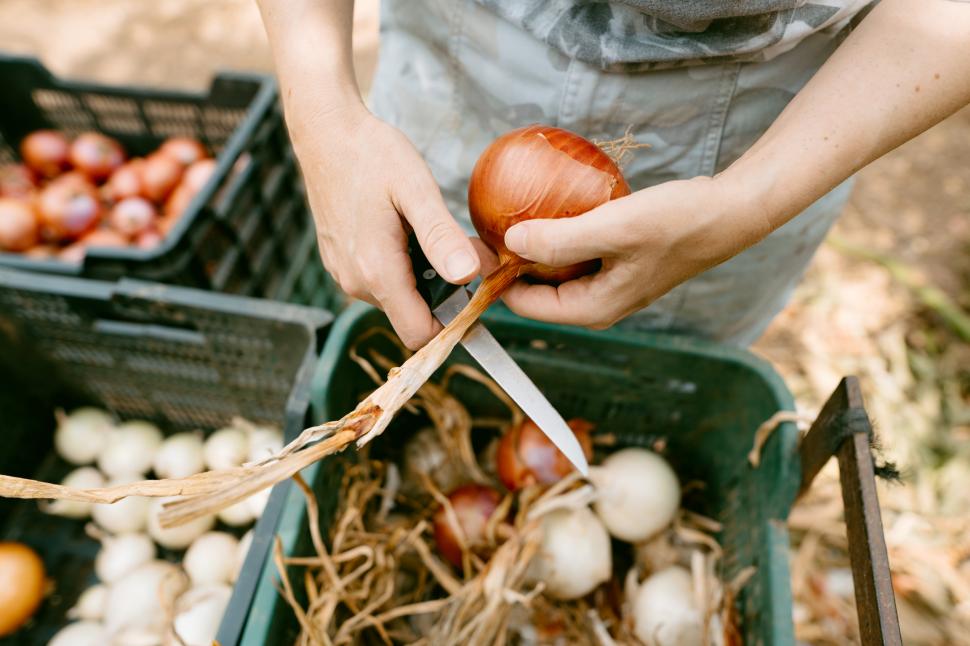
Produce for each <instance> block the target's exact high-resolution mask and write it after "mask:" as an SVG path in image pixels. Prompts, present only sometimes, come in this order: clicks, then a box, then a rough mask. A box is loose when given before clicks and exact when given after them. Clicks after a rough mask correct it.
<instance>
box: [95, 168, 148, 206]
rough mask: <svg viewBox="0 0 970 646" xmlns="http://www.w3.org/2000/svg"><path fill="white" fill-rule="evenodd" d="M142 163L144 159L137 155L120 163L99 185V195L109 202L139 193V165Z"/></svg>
mask: <svg viewBox="0 0 970 646" xmlns="http://www.w3.org/2000/svg"><path fill="white" fill-rule="evenodd" d="M144 163H145V160H144V159H141V158H140V157H138V158H135V159H132V160H131V161H128V162H126V163H125V164H122V165H121V166H120V167H119V168H118V170H116V171H115V172H113V173H111V177H109V178H108V181H107V182H105V184H104V186H102V187H101V195H103V196H104V198H105V199H106V200H108V201H109V202H118V201H121V200H123V199H125V198H127V197H136V196H138V195H141V167H142V165H143V164H144Z"/></svg>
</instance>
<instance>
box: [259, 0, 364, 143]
mask: <svg viewBox="0 0 970 646" xmlns="http://www.w3.org/2000/svg"><path fill="white" fill-rule="evenodd" d="M257 3H258V5H259V10H260V13H261V14H262V17H263V25H264V27H265V29H266V34H267V37H268V39H269V43H270V48H271V49H272V52H273V60H274V64H275V67H276V73H277V78H278V79H279V83H280V94H281V96H282V99H283V106H284V109H285V110H286V112H287V121H288V125H289V127H290V129H291V130H293V129H297V130H300V129H306V128H316V127H317V126H318V125H322V122H323V121H324V120H326V119H329V120H331V121H332V120H334V119H333V117H334V116H335V115H336V114H340V113H346V112H348V111H349V112H359V111H360V109H362V108H363V100H362V99H361V96H360V91H359V89H358V88H357V81H356V78H355V76H354V59H353V42H352V38H353V14H354V1H353V0H257Z"/></svg>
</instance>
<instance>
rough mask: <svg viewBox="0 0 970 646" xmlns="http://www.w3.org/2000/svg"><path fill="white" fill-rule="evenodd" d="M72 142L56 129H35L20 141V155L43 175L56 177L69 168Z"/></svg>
mask: <svg viewBox="0 0 970 646" xmlns="http://www.w3.org/2000/svg"><path fill="white" fill-rule="evenodd" d="M70 147H71V144H70V142H69V141H68V140H67V137H65V136H64V134H63V133H60V132H58V131H56V130H35V131H34V132H32V133H30V134H29V135H27V136H26V137H24V139H23V141H21V142H20V156H21V158H23V160H24V163H25V164H27V167H28V168H30V169H31V170H33V171H34V172H35V173H37V174H38V175H40V176H41V177H46V178H48V179H50V178H52V177H56V176H57V175H59V174H60V173H62V172H63V171H65V170H66V169H67V168H68V165H69V161H68V152H69V150H70Z"/></svg>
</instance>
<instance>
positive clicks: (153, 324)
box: [0, 269, 333, 646]
mask: <svg viewBox="0 0 970 646" xmlns="http://www.w3.org/2000/svg"><path fill="white" fill-rule="evenodd" d="M332 318H333V317H332V315H331V314H330V313H329V312H327V311H325V310H321V309H315V308H308V307H301V306H297V305H289V304H281V303H274V302H270V301H265V300H256V299H249V298H242V297H238V296H228V295H223V294H212V293H207V292H201V291H198V290H192V289H184V288H178V287H168V286H163V285H158V284H153V283H146V282H141V281H134V280H122V281H120V282H117V283H109V282H102V281H92V280H84V279H74V278H63V277H56V276H45V275H41V274H28V273H25V272H17V271H11V270H7V269H0V423H2V429H3V430H2V433H3V442H2V445H0V473H3V474H6V475H15V476H23V477H32V478H37V479H41V480H45V481H53V482H58V481H60V479H61V478H62V477H63V476H64V475H65V474H66V473H67V471H68V470H69V469H70V468H71V467H70V466H69V465H68V464H67V463H66V462H64V461H63V460H61V459H60V458H59V457H58V456H56V454H54V452H53V449H52V440H53V431H54V428H55V420H54V410H55V409H56V408H57V407H63V408H65V409H71V408H74V407H76V406H80V405H85V404H92V405H96V406H100V407H102V408H105V409H107V410H109V411H111V412H112V413H113V414H114V415H115V416H116V417H118V418H119V419H145V420H149V421H151V422H154V423H155V424H157V425H158V426H159V428H161V429H162V430H163V432H174V431H179V430H194V429H200V428H201V429H204V430H215V429H217V428H219V427H220V426H222V425H225V424H226V423H228V422H229V421H230V419H231V418H232V416H234V415H241V416H243V417H245V418H246V419H249V420H251V421H253V422H257V423H266V424H274V425H276V426H280V427H283V429H284V433H285V435H286V437H287V438H288V439H290V438H292V437H295V435H296V434H297V433H298V432H299V431H300V430H302V429H303V428H304V426H305V421H306V417H307V410H308V406H309V400H310V381H311V378H312V375H313V372H314V369H315V366H316V364H317V359H318V356H319V353H320V351H321V350H322V345H323V341H324V336H325V333H326V331H327V329H328V328H329V324H330V322H331V320H332ZM288 487H289V484H288V483H285V484H283V485H280V486H277V487H276V488H275V489H274V491H273V493H272V497H271V503H272V504H268V505H267V507H266V511H265V512H264V514H263V516H262V518H261V519H260V520H259V521H258V523H257V526H256V527H257V529H258V531H254V532H253V534H254V540H253V546H252V548H251V549H250V551H249V554H248V556H247V560H246V562H245V565H244V567H243V571H242V573H241V574H240V577H239V580H238V581H237V583H236V587H235V589H234V591H233V599H232V601H231V603H232V605H233V607H238V604H240V603H242V604H243V606H248V600H250V599H251V598H252V596H253V591H254V589H255V586H256V583H257V580H258V577H259V574H260V572H261V570H262V565H263V562H264V560H265V559H266V557H267V555H268V553H269V547H270V545H269V538H270V537H271V536H272V530H267V529H259V528H262V527H264V526H265V527H267V528H273V527H275V526H276V525H277V522H278V519H277V515H278V513H279V512H278V511H277V510H278V509H279V508H281V505H280V503H279V502H277V501H281V500H282V498H281V497H282V496H283V495H284V494H285V492H286V489H287V488H288ZM85 522H86V521H84V520H73V519H67V518H61V517H56V516H50V515H47V514H44V513H43V512H41V511H40V510H39V507H38V505H37V502H36V501H32V500H9V499H2V498H0V540H18V541H23V542H25V543H27V544H29V545H32V546H33V547H34V548H35V549H37V550H38V552H39V553H40V554H41V555H42V556H43V558H44V561H45V566H46V568H47V571H48V572H49V573H50V575H52V577H53V578H54V579H55V581H56V588H55V592H54V594H53V595H51V596H50V597H48V598H47V599H46V600H45V602H44V604H43V605H42V606H41V609H40V611H39V612H38V614H37V615H35V618H34V619H33V620H32V622H33V623H32V624H30V627H29V628H28V629H26V630H23V631H20V632H19V633H17V634H16V635H15V636H13V637H9V638H7V639H0V645H3V646H10V645H12V644H25V645H27V644H29V645H30V646H34V645H40V644H46V643H47V640H48V639H49V638H50V637H51V635H53V633H54V632H55V631H56V630H58V629H59V628H60V627H61V626H62V625H63V624H64V622H65V613H66V611H67V610H68V609H69V608H70V607H71V606H73V605H74V603H75V601H76V600H77V597H78V595H79V594H80V593H81V591H82V590H84V589H85V588H86V587H87V586H88V585H91V584H92V583H93V582H94V575H93V558H94V555H95V553H96V552H97V549H98V545H97V543H96V542H95V541H94V540H93V539H90V538H88V537H87V536H86V535H85V533H84V524H85ZM257 536H258V538H257ZM163 555H164V551H163ZM244 618H245V610H243V613H242V614H240V615H232V616H230V615H228V614H227V616H226V618H225V620H224V625H223V626H222V631H223V632H224V633H225V634H230V635H232V634H238V632H239V631H240V630H241V628H242V622H243V621H244ZM229 624H232V625H229Z"/></svg>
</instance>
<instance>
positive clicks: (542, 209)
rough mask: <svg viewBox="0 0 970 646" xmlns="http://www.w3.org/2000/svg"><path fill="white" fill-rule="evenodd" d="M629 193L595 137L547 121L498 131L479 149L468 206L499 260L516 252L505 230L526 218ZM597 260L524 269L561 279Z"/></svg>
mask: <svg viewBox="0 0 970 646" xmlns="http://www.w3.org/2000/svg"><path fill="white" fill-rule="evenodd" d="M629 194H630V186H629V185H628V184H627V183H626V180H625V179H623V174H622V173H621V172H620V169H619V168H618V167H617V165H616V163H615V162H614V161H613V160H612V159H610V157H609V156H608V155H607V154H606V153H605V152H603V151H602V149H600V147H599V146H597V145H596V144H594V143H593V142H591V141H589V140H587V139H584V138H583V137H580V136H579V135H577V134H575V133H572V132H569V131H568V130H563V129H561V128H553V127H551V126H543V125H531V126H526V127H525V128H519V129H518V130H513V131H512V132H509V133H506V134H505V135H502V136H501V137H499V138H498V139H496V140H495V141H494V142H492V144H491V145H489V147H488V148H486V149H485V152H483V153H482V155H481V157H479V158H478V162H477V163H476V164H475V168H474V169H473V170H472V175H471V180H470V182H469V185H468V208H469V211H470V212H471V218H472V224H474V225H475V230H476V231H478V235H479V236H480V237H481V239H482V240H483V241H484V242H485V243H486V244H487V245H488V246H490V247H491V248H492V249H494V250H495V251H496V253H498V256H499V260H500V261H505V260H507V259H510V258H514V257H516V256H515V255H514V254H513V253H512V252H511V251H509V249H508V248H507V247H506V246H505V232H506V231H508V229H509V228H510V227H512V226H513V225H515V224H518V223H519V222H522V221H524V220H531V219H535V218H568V217H574V216H577V215H580V214H582V213H585V212H587V211H589V210H591V209H594V208H596V207H597V206H600V205H601V204H605V203H606V202H608V201H609V200H615V199H616V198H618V197H623V196H625V195H629ZM598 265H599V263H598V261H591V262H585V263H579V264H576V265H570V266H568V267H549V266H546V265H540V264H529V266H528V269H527V270H526V272H525V273H527V274H528V275H530V276H532V277H534V278H536V279H538V280H541V281H545V282H550V283H560V282H564V281H566V280H572V279H574V278H578V277H579V276H582V275H584V274H588V273H591V272H592V271H595V270H596V268H597V267H598Z"/></svg>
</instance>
